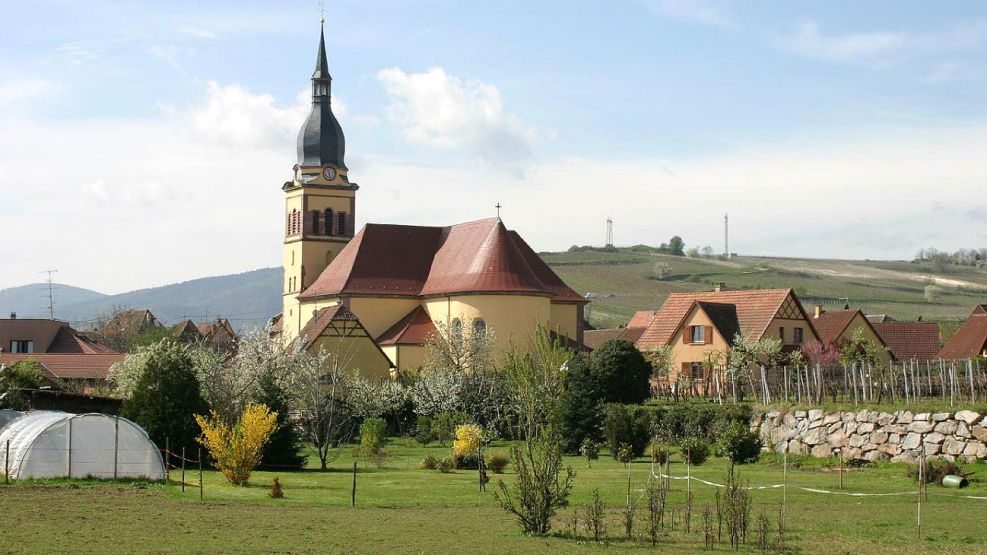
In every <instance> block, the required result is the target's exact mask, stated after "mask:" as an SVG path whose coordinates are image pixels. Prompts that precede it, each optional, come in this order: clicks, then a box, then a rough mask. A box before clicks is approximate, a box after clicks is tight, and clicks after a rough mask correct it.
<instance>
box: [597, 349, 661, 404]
mask: <svg viewBox="0 0 987 555" xmlns="http://www.w3.org/2000/svg"><path fill="white" fill-rule="evenodd" d="M591 369H592V374H593V377H594V381H595V383H596V387H598V388H600V399H601V400H602V401H603V402H605V403H632V404H637V403H642V402H644V400H645V399H647V398H648V396H649V395H650V393H651V387H650V384H649V380H650V378H651V365H650V364H649V363H648V361H647V360H646V359H645V358H644V355H642V354H641V351H639V350H637V347H635V346H634V344H633V343H631V342H630V341H627V340H624V339H611V340H610V341H607V342H605V343H603V344H602V345H600V347H599V348H598V349H596V350H595V351H593V360H592V367H591Z"/></svg>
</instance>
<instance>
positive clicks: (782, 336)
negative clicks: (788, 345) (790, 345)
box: [778, 326, 785, 343]
mask: <svg viewBox="0 0 987 555" xmlns="http://www.w3.org/2000/svg"><path fill="white" fill-rule="evenodd" d="M778 339H781V342H782V343H784V342H785V326H782V327H780V328H778Z"/></svg>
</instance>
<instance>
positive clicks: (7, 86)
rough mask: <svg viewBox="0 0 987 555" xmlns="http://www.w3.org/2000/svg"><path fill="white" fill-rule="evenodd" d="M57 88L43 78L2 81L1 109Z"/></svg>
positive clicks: (0, 90) (0, 85)
mask: <svg viewBox="0 0 987 555" xmlns="http://www.w3.org/2000/svg"><path fill="white" fill-rule="evenodd" d="M54 89H55V86H54V85H53V84H52V83H51V82H50V81H45V80H43V79H14V80H12V81H7V82H6V83H0V110H2V109H4V108H6V107H8V106H11V105H13V104H15V103H19V102H24V101H28V100H33V99H35V98H38V97H39V96H42V95H44V94H47V93H49V92H51V91H52V90H54Z"/></svg>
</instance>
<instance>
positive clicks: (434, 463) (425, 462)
mask: <svg viewBox="0 0 987 555" xmlns="http://www.w3.org/2000/svg"><path fill="white" fill-rule="evenodd" d="M439 462H440V461H439V459H438V458H437V457H435V456H433V455H425V458H424V459H422V469H423V470H435V469H436V468H438V467H439Z"/></svg>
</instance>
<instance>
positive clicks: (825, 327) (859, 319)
mask: <svg viewBox="0 0 987 555" xmlns="http://www.w3.org/2000/svg"><path fill="white" fill-rule="evenodd" d="M812 325H813V326H815V328H816V331H817V332H818V333H819V338H820V340H821V341H822V342H823V343H827V344H829V345H835V346H840V345H842V344H844V343H846V342H848V341H850V340H851V339H852V338H853V337H854V335H855V334H859V335H860V337H861V338H862V339H863V340H864V341H870V342H871V343H874V344H876V345H879V346H880V347H881V348H882V349H884V350H883V351H882V353H883V354H882V356H881V362H882V363H884V364H887V363H888V362H891V360H892V359H893V354H892V352H891V351H890V350H889V349H888V345H887V343H886V342H885V340H884V338H883V337H882V336H881V334H880V333H878V332H877V329H876V328H875V327H874V324H872V323H871V321H870V320H868V319H867V316H865V315H864V313H863V312H861V310H860V309H859V308H858V309H852V310H851V309H843V310H823V308H822V306H820V305H816V307H815V312H814V314H813V317H812Z"/></svg>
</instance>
